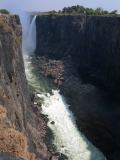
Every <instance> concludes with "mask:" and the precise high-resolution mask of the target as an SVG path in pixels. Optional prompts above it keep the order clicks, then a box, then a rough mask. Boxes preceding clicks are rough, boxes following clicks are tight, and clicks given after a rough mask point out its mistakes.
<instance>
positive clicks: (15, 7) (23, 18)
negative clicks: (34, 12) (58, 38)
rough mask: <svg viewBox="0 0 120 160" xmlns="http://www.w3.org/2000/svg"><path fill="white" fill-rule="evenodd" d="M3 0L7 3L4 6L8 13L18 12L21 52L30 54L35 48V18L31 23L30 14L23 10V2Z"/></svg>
mask: <svg viewBox="0 0 120 160" xmlns="http://www.w3.org/2000/svg"><path fill="white" fill-rule="evenodd" d="M5 2H8V3H6V4H7V5H6V7H5V8H6V9H7V10H8V11H9V12H10V14H18V15H19V17H20V23H21V26H22V52H23V53H24V54H32V53H33V52H34V51H35V48H36V27H35V19H34V24H32V21H31V16H30V14H29V13H28V12H26V11H25V10H24V7H23V2H22V3H21V2H18V1H16V2H14V0H12V1H11V2H9V1H8V0H5ZM12 2H14V3H12ZM28 4H29V3H28ZM31 25H32V26H31Z"/></svg>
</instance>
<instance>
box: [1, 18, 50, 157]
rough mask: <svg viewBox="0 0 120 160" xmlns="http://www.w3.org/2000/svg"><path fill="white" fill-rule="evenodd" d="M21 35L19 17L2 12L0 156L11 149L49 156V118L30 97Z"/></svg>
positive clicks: (22, 153)
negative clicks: (47, 140) (46, 142)
mask: <svg viewBox="0 0 120 160" xmlns="http://www.w3.org/2000/svg"><path fill="white" fill-rule="evenodd" d="M21 37H22V30H21V24H20V20H19V17H18V16H17V15H0V152H2V153H3V152H5V153H3V154H2V153H0V159H2V160H3V159H7V160H8V159H10V156H9V154H8V153H6V152H9V153H11V154H13V155H14V156H15V157H18V158H23V159H24V160H34V159H36V160H41V159H42V160H44V159H45V160H49V159H50V157H51V153H50V152H49V151H48V148H47V146H46V145H45V143H44V142H43V137H45V135H46V131H45V129H44V128H45V127H46V121H45V119H44V116H42V115H41V114H40V112H39V111H38V110H36V112H34V109H33V108H34V104H33V102H31V99H30V95H29V91H28V84H27V80H26V75H25V69H24V62H23V55H22V51H21V49H22V38H21ZM30 152H31V153H30ZM12 158H13V157H12V156H11V159H12ZM13 159H15V158H13ZM16 160H17V159H16Z"/></svg>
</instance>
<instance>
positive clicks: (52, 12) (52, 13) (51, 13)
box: [49, 10, 57, 15]
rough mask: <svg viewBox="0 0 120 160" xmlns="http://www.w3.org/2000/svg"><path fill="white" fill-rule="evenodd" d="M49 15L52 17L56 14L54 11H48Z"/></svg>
mask: <svg viewBox="0 0 120 160" xmlns="http://www.w3.org/2000/svg"><path fill="white" fill-rule="evenodd" d="M49 13H50V15H54V14H55V13H57V12H56V11H55V10H52V11H49Z"/></svg>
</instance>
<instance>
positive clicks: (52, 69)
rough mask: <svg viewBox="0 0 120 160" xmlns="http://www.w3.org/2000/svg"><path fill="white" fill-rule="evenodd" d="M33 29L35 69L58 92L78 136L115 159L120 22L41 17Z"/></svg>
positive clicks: (119, 155)
mask: <svg viewBox="0 0 120 160" xmlns="http://www.w3.org/2000/svg"><path fill="white" fill-rule="evenodd" d="M36 26H37V48H36V57H35V58H33V63H34V65H35V66H36V68H37V69H38V71H39V72H40V73H41V74H43V75H44V76H47V77H49V78H51V79H52V81H53V82H54V83H55V84H57V85H58V87H60V88H61V93H62V94H64V95H65V96H66V97H67V102H68V103H69V104H71V110H72V111H73V112H74V114H75V116H76V117H77V124H78V127H79V129H80V131H82V132H83V133H84V134H85V135H86V137H87V138H88V139H89V140H90V141H91V142H92V143H93V144H94V145H95V146H96V147H98V148H99V149H100V150H101V151H102V152H103V153H104V154H105V156H106V157H107V159H108V160H119V159H120V143H119V140H120V100H119V89H120V77H119V75H120V74H119V72H120V67H119V64H120V63H119V59H120V54H119V52H120V45H119V44H120V40H119V37H120V36H119V35H120V30H119V26H120V18H119V17H100V16H77V15H58V16H57V15H54V16H51V15H41V16H38V17H37V20H36ZM113 91H114V92H113Z"/></svg>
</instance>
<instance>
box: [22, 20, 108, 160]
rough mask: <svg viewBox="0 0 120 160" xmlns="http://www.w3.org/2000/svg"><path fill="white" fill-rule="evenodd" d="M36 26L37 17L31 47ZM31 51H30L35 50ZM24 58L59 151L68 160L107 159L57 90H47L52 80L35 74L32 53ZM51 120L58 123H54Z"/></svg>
mask: <svg viewBox="0 0 120 160" xmlns="http://www.w3.org/2000/svg"><path fill="white" fill-rule="evenodd" d="M34 25H35V17H34V19H33V21H32V23H31V25H30V29H29V32H28V33H29V34H30V35H28V38H27V39H26V40H27V44H29V45H30V47H31V46H32V49H33V48H34V46H33V44H34V42H32V39H31V37H35V32H34ZM30 39H31V40H30ZM33 39H34V38H33ZM28 42H30V43H28ZM25 51H26V50H25ZM31 51H33V50H31ZM31 51H30V53H32V52H31ZM28 52H29V50H28V46H27V53H28ZM24 61H25V69H26V75H27V79H28V82H29V84H30V86H31V88H32V91H34V92H37V93H40V94H37V95H38V96H39V98H40V99H41V98H42V99H43V104H42V113H43V114H45V115H48V118H49V122H48V126H49V127H50V128H51V129H52V131H53V133H54V137H55V138H54V140H53V143H54V144H55V145H56V147H57V151H59V152H61V153H63V154H65V155H67V157H68V159H69V160H105V157H104V155H103V154H102V153H101V152H100V151H99V150H98V149H97V148H96V147H94V146H93V145H92V144H91V143H90V142H89V141H88V140H87V139H86V138H85V136H84V135H83V134H82V133H80V132H79V131H78V129H77V126H76V123H75V119H74V116H73V114H72V112H71V111H70V110H69V105H68V104H66V102H65V99H64V97H63V96H61V95H60V94H59V92H58V91H56V90H53V95H50V94H49V93H47V92H46V91H47V90H48V89H49V88H50V87H51V86H50V83H49V82H48V81H47V79H43V78H39V76H37V74H35V71H34V67H33V66H32V64H31V61H30V57H29V56H27V55H24ZM52 121H54V122H55V123H54V124H51V122H52Z"/></svg>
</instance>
